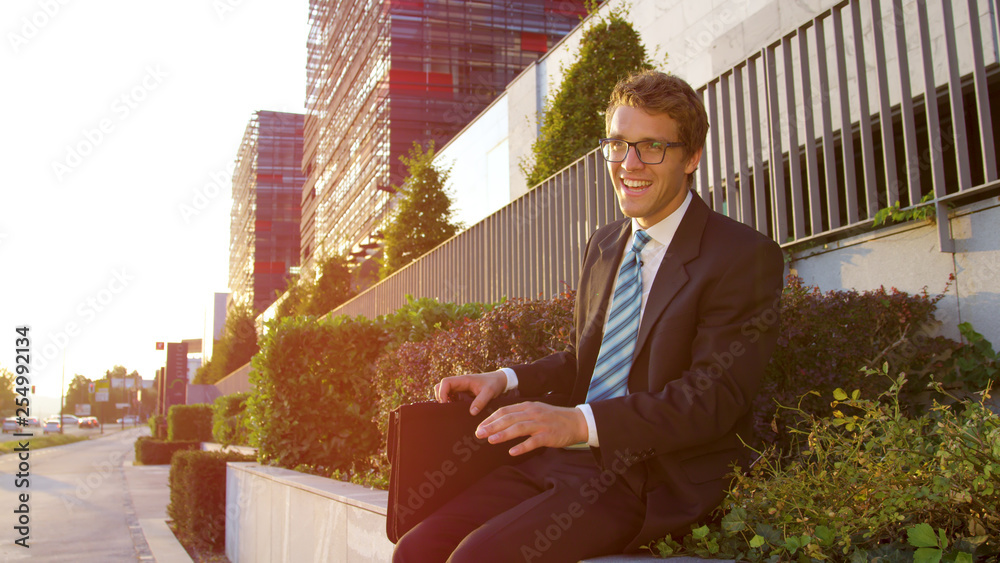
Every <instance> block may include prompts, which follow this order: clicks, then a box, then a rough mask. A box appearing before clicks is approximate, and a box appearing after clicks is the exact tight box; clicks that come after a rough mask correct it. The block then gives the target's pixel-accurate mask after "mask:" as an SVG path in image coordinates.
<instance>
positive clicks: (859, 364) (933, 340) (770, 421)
mask: <svg viewBox="0 0 1000 563" xmlns="http://www.w3.org/2000/svg"><path fill="white" fill-rule="evenodd" d="M942 297H944V295H943V294H942V295H934V296H931V295H928V294H927V291H926V289H925V290H924V291H923V292H921V293H918V294H908V293H905V292H902V291H899V290H897V289H896V288H891V289H889V290H886V289H885V288H884V287H882V288H879V289H876V290H872V291H862V292H859V291H854V290H850V291H827V292H822V291H820V290H819V288H818V287H813V286H808V285H805V284H804V283H803V282H802V279H801V278H798V277H795V276H790V277H789V278H788V280H787V281H786V284H785V288H784V291H783V292H782V296H781V311H780V312H781V323H780V325H779V333H778V345H777V347H776V348H775V350H774V354H773V356H772V358H771V363H770V364H768V367H767V371H766V372H765V376H764V381H763V383H762V385H761V389H760V392H759V393H758V394H757V397H756V399H755V400H754V410H755V413H756V420H755V430H756V433H757V436H758V437H759V438H761V439H763V440H764V441H765V442H768V443H777V444H779V445H780V446H781V447H783V448H785V447H787V446H788V445H789V444H790V440H789V438H790V436H789V434H788V433H787V432H785V431H784V429H785V428H786V427H787V424H788V423H789V422H790V421H791V418H794V417H789V416H787V414H786V412H785V411H784V410H782V409H777V408H776V406H775V405H776V404H781V405H795V404H798V405H799V406H800V407H801V408H802V409H803V410H805V411H808V412H811V413H813V414H815V415H817V416H829V415H830V414H831V413H832V409H831V407H830V403H829V399H828V397H829V396H830V395H831V394H832V393H833V391H834V389H837V388H844V389H858V390H860V392H861V394H862V395H864V396H876V395H878V394H879V393H881V392H882V391H884V389H885V388H884V381H883V379H882V378H878V377H870V376H868V375H866V374H865V372H863V371H861V369H862V368H863V367H865V366H875V365H881V364H882V363H883V362H888V364H889V370H890V371H897V372H899V371H902V372H906V373H908V374H909V375H910V381H911V382H910V383H909V384H908V385H907V387H905V388H904V389H902V391H901V398H902V399H903V401H904V404H912V403H913V402H914V400H913V396H912V394H913V393H916V392H922V391H923V390H924V389H925V387H926V382H927V377H928V375H929V374H930V372H931V371H933V370H940V369H941V368H942V367H943V366H944V364H943V363H942V362H943V361H944V360H945V359H946V358H947V357H948V356H949V355H950V351H951V350H953V349H955V347H957V346H958V343H956V342H954V341H952V340H949V339H947V338H945V337H942V336H936V333H937V330H938V326H939V323H938V321H937V320H935V318H934V311H935V310H936V309H937V304H938V302H939V301H940V300H941V299H942ZM766 320H767V319H766V318H765V319H764V321H766ZM810 391H815V392H818V393H819V395H815V394H808V393H810ZM807 394H808V395H807ZM800 398H801V403H800V402H799V400H800Z"/></svg>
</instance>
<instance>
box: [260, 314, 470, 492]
mask: <svg viewBox="0 0 1000 563" xmlns="http://www.w3.org/2000/svg"><path fill="white" fill-rule="evenodd" d="M406 299H407V303H406V305H404V306H403V307H402V308H400V309H399V310H398V311H396V312H395V313H394V314H392V315H383V316H380V317H378V318H377V319H375V320H369V319H366V318H364V317H361V316H358V317H348V316H338V317H332V318H330V317H326V318H322V319H316V318H315V317H308V316H307V317H301V316H300V317H284V318H278V319H274V320H272V321H270V322H269V323H268V332H267V334H266V335H265V336H264V337H263V338H262V339H261V342H260V347H261V350H260V353H258V354H257V355H256V356H254V358H253V369H252V370H251V371H250V383H251V385H253V386H254V388H255V391H254V393H252V394H251V396H250V397H249V398H248V399H247V411H246V413H247V417H248V422H247V424H249V425H250V426H251V428H252V431H251V433H250V445H251V446H254V447H256V448H257V449H258V457H259V461H260V462H262V463H272V464H275V465H278V466H281V467H285V468H288V469H296V470H300V471H307V472H310V473H314V474H318V475H325V476H332V475H342V474H344V473H345V472H346V473H349V474H351V473H356V472H367V471H368V470H369V469H370V468H371V465H372V459H371V456H372V454H373V453H374V452H375V451H376V450H377V448H378V447H379V445H380V442H381V436H380V435H379V432H378V428H377V425H376V423H375V422H374V418H375V415H376V412H377V411H376V406H377V402H376V395H375V391H374V388H373V386H372V384H371V381H372V378H373V376H374V372H375V360H376V358H377V357H378V355H379V354H381V353H382V352H383V351H384V350H386V349H392V348H394V347H396V346H398V345H399V344H400V343H402V342H406V341H408V340H412V339H422V338H425V337H427V336H428V335H431V334H434V333H436V332H438V331H440V330H442V329H445V328H448V327H450V326H452V325H453V324H455V323H457V322H462V321H464V320H466V319H468V318H471V317H478V316H479V315H481V314H482V311H484V310H487V309H488V308H489V307H490V306H489V305H481V304H475V303H473V304H466V305H461V306H459V305H455V304H453V303H439V302H437V301H436V300H433V299H427V298H423V299H414V298H413V297H411V296H407V297H406Z"/></svg>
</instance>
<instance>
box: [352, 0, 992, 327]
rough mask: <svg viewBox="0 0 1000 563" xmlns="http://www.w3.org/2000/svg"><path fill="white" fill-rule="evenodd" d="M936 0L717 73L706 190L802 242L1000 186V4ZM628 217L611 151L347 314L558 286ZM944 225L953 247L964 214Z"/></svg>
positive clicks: (708, 96) (849, 5)
mask: <svg viewBox="0 0 1000 563" xmlns="http://www.w3.org/2000/svg"><path fill="white" fill-rule="evenodd" d="M928 4H930V3H929V2H927V1H924V0H914V1H911V2H905V3H904V1H903V0H890V5H887V8H886V9H885V10H883V8H882V5H881V2H880V0H864V1H861V0H847V1H844V2H841V3H839V4H837V5H835V6H834V7H832V8H830V9H828V10H826V11H824V12H822V13H821V14H819V15H817V16H816V17H815V18H814V19H812V20H810V21H809V22H806V23H805V24H804V25H802V26H800V27H798V28H797V29H795V30H793V31H791V32H790V33H788V34H786V35H785V36H784V37H782V38H781V39H779V40H778V41H776V42H774V43H772V44H770V45H768V46H766V47H765V48H763V49H762V50H761V51H759V52H756V53H753V54H752V55H751V56H749V57H748V58H747V59H746V60H744V61H743V62H741V63H739V64H737V65H736V66H734V67H733V68H731V69H729V70H727V71H726V72H724V73H722V74H720V75H719V76H718V77H716V78H714V79H712V80H711V81H709V82H708V83H707V84H705V85H704V86H703V87H701V88H700V89H699V92H700V93H701V95H702V96H703V99H704V100H705V105H706V109H707V110H708V113H709V121H710V124H711V128H710V130H709V138H708V139H707V141H706V147H705V153H704V155H703V159H702V163H701V166H700V167H699V171H698V174H697V182H696V187H695V190H696V192H697V193H698V194H699V195H700V196H701V198H702V199H703V200H704V201H705V202H706V203H708V204H709V205H710V206H712V207H713V208H714V209H715V210H717V211H719V212H721V213H724V214H726V215H728V216H730V217H733V218H734V219H737V220H739V221H742V222H743V223H746V224H747V225H750V226H752V227H754V228H756V229H757V230H759V231H760V232H762V233H765V234H767V235H768V236H770V237H771V238H773V239H774V240H776V241H778V242H779V243H781V244H783V245H786V246H787V245H791V244H795V243H802V242H805V241H809V240H819V239H822V238H829V237H837V236H844V234H845V233H849V232H853V231H855V230H857V229H859V228H863V227H867V226H870V225H871V223H872V220H873V219H874V217H875V215H876V214H877V213H878V211H879V210H881V209H884V208H887V207H890V206H893V205H897V206H898V207H899V208H900V209H903V210H905V209H907V208H913V207H916V206H919V205H931V206H933V207H934V208H935V211H936V214H937V216H938V217H941V218H945V217H947V213H948V205H949V204H950V203H954V202H958V201H962V200H966V199H972V198H975V197H977V196H981V195H982V194H986V193H992V192H993V191H996V190H997V189H998V188H1000V182H998V179H997V147H996V146H995V144H994V132H995V131H996V130H998V129H1000V125H998V123H997V121H1000V120H998V119H997V118H994V116H993V113H992V107H991V106H992V105H993V104H995V103H998V102H997V100H1000V86H998V83H1000V72H998V69H1000V67H998V64H997V58H998V57H997V42H998V38H997V29H998V28H1000V16H998V14H997V8H996V5H995V3H993V2H992V1H991V0H979V1H977V0H968V1H967V5H966V6H965V7H964V9H958V8H956V6H954V5H952V2H951V1H950V0H941V1H940V2H936V3H934V4H933V6H929V5H928ZM959 7H961V6H959ZM887 36H889V37H890V40H887V38H886V37H887ZM984 38H985V40H986V41H985V42H984ZM942 44H943V49H944V52H941V48H940V47H938V46H939V45H942ZM960 55H961V56H960ZM869 80H871V82H872V83H871V84H869ZM998 117H1000V116H998ZM621 217H622V214H621V211H620V210H619V208H618V204H617V201H616V200H615V195H614V191H613V188H612V186H611V185H610V181H609V179H608V175H607V172H606V171H605V167H604V162H603V159H602V158H601V156H600V154H599V153H598V152H597V151H596V150H595V151H594V152H591V153H590V154H588V155H586V156H584V157H583V158H581V159H580V160H578V161H577V162H575V163H573V164H572V165H570V166H568V167H567V168H565V169H564V170H562V171H561V172H559V173H558V174H556V175H554V176H553V177H551V178H549V179H548V180H546V181H545V182H544V183H542V184H540V185H539V186H537V187H536V188H534V189H532V190H531V191H529V192H528V193H527V194H525V195H524V196H522V197H520V198H518V199H517V200H515V201H513V202H511V203H510V204H509V205H508V206H506V207H504V208H503V209H501V210H499V211H497V212H495V213H493V214H492V215H490V216H489V217H487V218H486V219H484V220H483V221H481V222H479V223H477V224H476V225H474V226H472V227H471V228H469V229H467V230H466V231H464V232H462V233H460V234H459V235H457V236H455V237H454V238H452V239H451V240H449V241H447V242H445V243H444V244H442V245H441V246H439V247H438V248H436V249H434V250H433V251H431V252H430V253H428V254H426V255H425V256H423V257H422V258H420V259H418V260H416V261H414V262H412V263H411V264H409V265H408V266H406V267H405V268H403V269H401V270H400V271H398V272H396V273H395V274H393V275H392V276H391V277H389V278H387V279H386V280H383V281H382V282H380V283H378V284H376V285H374V286H372V287H371V288H369V289H368V290H367V291H365V292H364V293H362V294H360V295H358V296H357V297H355V298H354V299H352V300H351V301H349V302H347V303H345V304H344V305H342V306H341V307H339V308H338V309H336V310H335V311H333V314H349V315H364V316H366V317H375V316H377V315H381V314H385V313H390V312H392V311H394V310H396V309H397V308H399V307H400V306H401V305H402V304H403V303H404V302H405V295H407V294H410V295H413V296H415V297H433V298H437V299H438V300H440V301H451V302H459V303H467V302H494V301H497V300H499V299H501V298H503V297H549V296H552V295H554V294H556V293H558V292H559V291H561V290H562V289H563V283H565V284H568V285H569V286H570V287H575V286H576V281H577V276H578V272H579V268H580V259H581V257H582V254H583V250H584V245H585V244H586V241H587V238H588V236H589V235H590V233H591V232H593V230H594V229H596V228H597V227H598V226H600V225H603V224H605V223H607V222H609V221H613V220H615V219H618V218H621ZM937 225H938V233H939V239H940V245H941V250H942V251H946V252H953V251H954V243H953V241H952V239H951V236H950V233H949V231H948V228H949V223H948V221H947V220H939V221H937Z"/></svg>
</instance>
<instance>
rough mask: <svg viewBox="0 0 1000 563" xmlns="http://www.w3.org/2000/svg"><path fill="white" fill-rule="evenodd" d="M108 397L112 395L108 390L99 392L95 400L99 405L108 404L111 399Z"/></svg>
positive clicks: (95, 394)
mask: <svg viewBox="0 0 1000 563" xmlns="http://www.w3.org/2000/svg"><path fill="white" fill-rule="evenodd" d="M108 395H110V393H109V392H108V391H107V390H103V391H98V392H97V393H94V400H95V401H97V402H98V403H106V402H108V399H109V397H108Z"/></svg>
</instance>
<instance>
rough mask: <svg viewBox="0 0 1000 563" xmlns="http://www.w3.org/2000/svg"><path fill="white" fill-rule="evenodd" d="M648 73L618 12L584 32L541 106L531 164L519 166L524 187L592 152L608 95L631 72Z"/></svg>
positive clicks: (600, 133) (639, 46)
mask: <svg viewBox="0 0 1000 563" xmlns="http://www.w3.org/2000/svg"><path fill="white" fill-rule="evenodd" d="M590 8H591V10H593V9H594V7H593V4H592V5H591V6H590ZM649 68H652V65H651V64H650V61H649V58H648V57H647V54H646V48H645V47H644V46H643V45H642V42H641V41H640V40H639V34H638V33H637V32H636V31H635V29H633V28H632V24H630V23H629V22H628V21H626V20H625V18H624V17H623V12H622V10H621V9H619V10H615V11H613V12H611V13H610V14H609V15H608V17H607V19H600V20H598V21H597V22H595V23H593V24H592V25H591V26H590V28H588V29H587V30H586V31H584V32H583V37H582V38H581V39H580V50H579V51H578V52H577V58H576V61H574V62H573V64H571V65H570V66H569V68H568V69H566V72H565V73H564V75H563V80H562V83H561V84H560V85H559V89H558V91H557V92H556V94H555V96H553V97H552V98H550V99H549V101H548V102H547V103H546V108H545V111H544V112H543V115H542V118H541V120H542V126H541V128H540V130H539V133H538V139H536V140H535V142H534V143H533V144H532V145H531V152H532V157H533V160H534V162H530V161H527V162H522V163H521V171H522V172H523V173H524V174H525V176H526V177H527V181H528V186H529V187H534V186H536V185H538V184H540V183H541V182H543V181H544V180H545V179H546V178H548V177H549V176H551V175H552V174H555V173H556V172H558V171H559V170H561V169H563V168H565V167H566V166H568V165H570V164H571V163H572V162H573V161H574V160H576V159H578V158H580V157H581V156H583V155H585V154H587V153H588V152H590V151H592V150H594V149H595V148H597V144H598V142H599V141H600V139H602V138H603V137H604V132H605V124H604V110H605V109H606V108H607V106H608V98H609V97H610V96H611V90H612V89H614V86H615V84H616V83H617V82H618V81H619V80H621V79H622V78H624V77H626V76H628V75H629V74H631V73H632V72H635V71H639V70H646V69H649Z"/></svg>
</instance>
